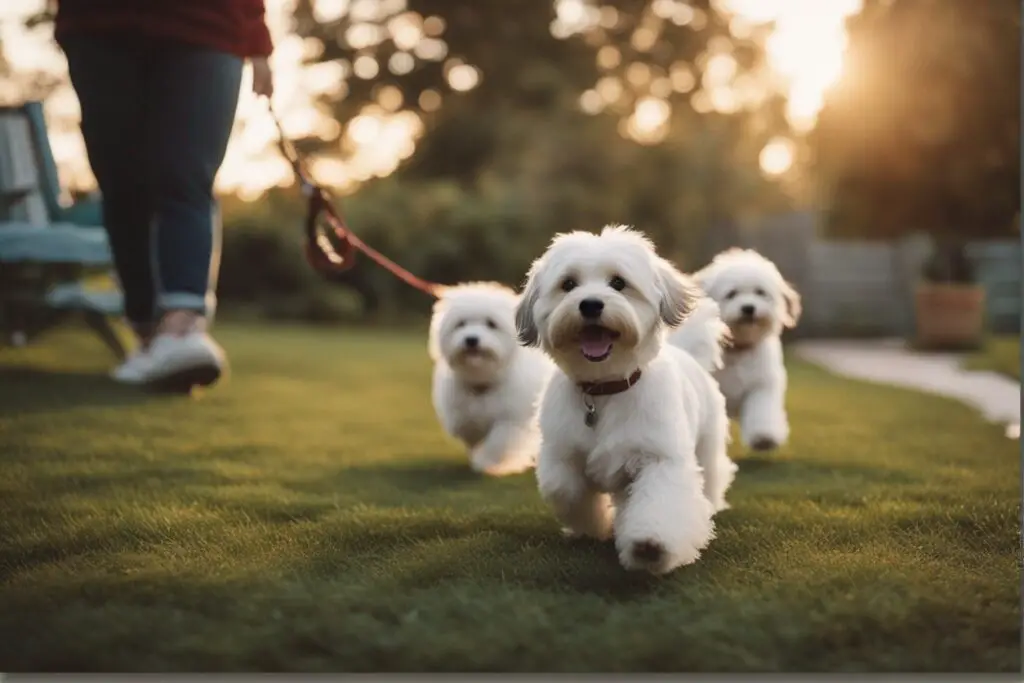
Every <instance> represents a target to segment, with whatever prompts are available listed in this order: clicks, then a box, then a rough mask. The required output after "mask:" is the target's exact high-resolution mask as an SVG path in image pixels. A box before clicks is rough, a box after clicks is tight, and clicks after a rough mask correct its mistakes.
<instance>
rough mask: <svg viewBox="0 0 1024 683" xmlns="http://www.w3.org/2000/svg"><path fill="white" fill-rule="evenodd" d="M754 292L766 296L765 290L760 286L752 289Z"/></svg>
mask: <svg viewBox="0 0 1024 683" xmlns="http://www.w3.org/2000/svg"><path fill="white" fill-rule="evenodd" d="M754 294H756V295H758V296H768V295H767V294H766V293H765V291H764V290H763V289H761V288H760V287H758V288H757V289H755V290H754Z"/></svg>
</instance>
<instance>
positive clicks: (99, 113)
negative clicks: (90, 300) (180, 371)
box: [62, 35, 243, 329]
mask: <svg viewBox="0 0 1024 683" xmlns="http://www.w3.org/2000/svg"><path fill="white" fill-rule="evenodd" d="M62 47H63V49H64V53H65V54H66V55H67V60H68V70H69V72H70V75H71V83H72V85H73V86H74V89H75V92H76V93H77V94H78V100H79V102H80V104H81V109H82V136H83V137H84V138H85V146H86V150H87V152H88V155H89V164H90V166H92V170H93V174H94V175H95V176H96V180H97V182H98V183H99V188H100V192H101V193H102V195H103V218H104V223H105V226H106V230H107V233H108V234H109V236H110V247H111V251H112V252H113V257H114V266H115V268H116V270H117V275H118V277H119V279H120V281H121V288H122V290H123V291H124V298H125V315H126V317H127V318H128V320H129V321H130V322H131V323H132V325H134V326H135V327H136V328H137V329H146V328H149V327H151V326H152V325H153V324H154V323H155V322H156V321H157V320H158V319H159V317H160V315H162V313H164V312H165V311H168V310H191V311H196V312H199V313H202V314H204V315H212V314H213V310H214V308H215V306H216V296H215V294H214V290H215V289H216V282H217V271H218V268H219V263H220V216H219V212H218V207H217V201H216V199H215V198H214V195H213V181H214V177H215V176H216V175H217V171H218V169H219V168H220V165H221V163H223V161H224V153H225V151H226V150H227V144H228V138H229V136H230V134H231V127H232V124H233V123H234V119H235V110H236V108H237V106H238V91H239V87H240V85H241V79H242V66H243V62H242V60H241V59H240V58H238V57H236V56H233V55H229V54H226V53H221V52H216V51H212V50H208V49H204V48H198V47H192V46H189V45H185V44H180V43H173V42H167V41H155V40H150V39H145V40H143V39H139V38H127V37H113V36H103V35H96V36H88V37H82V36H75V37H72V38H66V39H65V40H64V41H63V42H62Z"/></svg>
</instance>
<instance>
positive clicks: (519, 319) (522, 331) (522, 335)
mask: <svg viewBox="0 0 1024 683" xmlns="http://www.w3.org/2000/svg"><path fill="white" fill-rule="evenodd" d="M539 270H540V259H537V260H536V261H534V262H533V265H532V266H530V271H529V272H528V273H527V274H526V285H525V286H524V287H523V293H522V294H521V295H520V297H519V303H518V304H517V305H516V335H517V336H518V337H519V343H520V344H522V345H523V346H539V345H540V330H538V329H537V321H536V320H534V319H533V306H534V304H536V303H537V298H538V297H539V296H540V288H539V287H538V285H537V272H538V271H539Z"/></svg>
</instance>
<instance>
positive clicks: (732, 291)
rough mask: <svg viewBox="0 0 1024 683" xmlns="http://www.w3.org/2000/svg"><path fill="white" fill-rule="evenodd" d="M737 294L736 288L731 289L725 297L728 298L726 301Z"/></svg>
mask: <svg viewBox="0 0 1024 683" xmlns="http://www.w3.org/2000/svg"><path fill="white" fill-rule="evenodd" d="M735 296H736V290H735V289H730V290H729V293H728V294H726V295H725V299H726V301H728V300H729V299H732V298H734V297H735Z"/></svg>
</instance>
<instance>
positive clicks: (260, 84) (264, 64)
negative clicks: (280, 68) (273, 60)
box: [252, 57, 274, 98]
mask: <svg viewBox="0 0 1024 683" xmlns="http://www.w3.org/2000/svg"><path fill="white" fill-rule="evenodd" d="M252 91H253V92H254V93H256V94H257V95H263V96H264V97H268V98H269V97H270V96H271V95H273V94H274V74H273V72H272V71H271V70H270V62H268V61H267V58H266V57H253V58H252Z"/></svg>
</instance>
